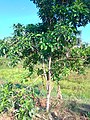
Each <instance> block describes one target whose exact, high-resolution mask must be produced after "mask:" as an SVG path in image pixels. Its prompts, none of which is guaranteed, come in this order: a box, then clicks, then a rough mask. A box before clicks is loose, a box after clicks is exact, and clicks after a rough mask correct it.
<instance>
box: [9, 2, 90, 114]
mask: <svg viewBox="0 0 90 120" xmlns="http://www.w3.org/2000/svg"><path fill="white" fill-rule="evenodd" d="M33 2H34V3H35V4H36V5H37V7H39V16H40V17H41V19H42V21H43V22H42V24H43V25H45V27H46V29H45V31H44V29H42V30H41V31H40V32H39V31H38V30H37V28H39V27H40V26H39V27H37V26H34V25H30V26H26V27H24V26H21V25H20V26H19V27H18V25H14V26H15V29H14V36H13V39H14V41H12V44H11V47H10V52H9V55H10V56H11V58H12V59H14V60H13V63H17V62H18V61H20V60H22V59H23V58H24V66H25V67H27V68H28V69H29V71H30V74H32V73H33V72H34V66H35V65H37V64H38V63H41V64H42V68H40V67H39V68H38V71H37V74H38V75H43V76H44V77H45V79H46V82H47V108H46V110H47V112H48V111H49V104H50V93H51V80H52V81H56V82H57V84H58V88H59V90H58V97H59V98H62V95H61V93H60V92H59V91H60V85H59V81H60V80H61V79H63V77H64V76H67V75H68V74H69V73H70V71H72V70H73V71H76V72H81V71H82V70H83V63H84V60H85V56H86V54H85V53H84V52H83V49H82V47H78V42H77V41H78V40H77V37H76V35H77V34H78V32H79V31H78V30H77V27H78V26H85V25H86V24H87V23H88V22H89V20H90V17H89V13H90V10H89V9H88V7H87V5H86V4H85V3H84V2H83V1H81V0H76V1H75V2H74V1H72V0H71V1H68V2H67V1H66V3H64V2H63V1H62V2H60V1H59V0H49V1H47V0H44V1H43V0H33ZM29 27H30V29H29ZM33 30H34V31H33ZM27 31H28V32H27ZM43 31H44V32H43ZM75 46H76V47H75Z"/></svg>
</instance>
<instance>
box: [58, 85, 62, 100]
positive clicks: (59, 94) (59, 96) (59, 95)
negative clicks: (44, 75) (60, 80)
mask: <svg viewBox="0 0 90 120" xmlns="http://www.w3.org/2000/svg"><path fill="white" fill-rule="evenodd" d="M57 98H58V99H61V100H62V93H61V88H60V85H59V84H58V90H57Z"/></svg>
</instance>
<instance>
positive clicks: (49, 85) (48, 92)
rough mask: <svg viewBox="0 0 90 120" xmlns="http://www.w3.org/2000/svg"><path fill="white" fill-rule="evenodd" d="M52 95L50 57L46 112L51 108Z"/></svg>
mask: <svg viewBox="0 0 90 120" xmlns="http://www.w3.org/2000/svg"><path fill="white" fill-rule="evenodd" d="M50 94H51V57H49V66H48V75H47V104H46V111H47V112H49V108H50Z"/></svg>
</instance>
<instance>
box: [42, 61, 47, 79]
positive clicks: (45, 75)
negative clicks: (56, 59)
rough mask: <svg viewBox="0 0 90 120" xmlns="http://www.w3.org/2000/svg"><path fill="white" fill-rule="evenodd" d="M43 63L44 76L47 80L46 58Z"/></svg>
mask: <svg viewBox="0 0 90 120" xmlns="http://www.w3.org/2000/svg"><path fill="white" fill-rule="evenodd" d="M42 65H43V66H42V68H43V73H44V77H45V80H46V81H47V74H46V71H45V64H44V60H43V64H42Z"/></svg>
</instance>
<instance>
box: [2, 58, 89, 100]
mask: <svg viewBox="0 0 90 120" xmlns="http://www.w3.org/2000/svg"><path fill="white" fill-rule="evenodd" d="M0 65H1V66H0V83H5V82H13V83H21V82H22V81H27V82H23V83H25V84H28V85H30V84H32V85H33V86H35V85H38V87H39V88H40V90H41V92H42V94H44V95H46V86H45V81H44V82H43V81H42V79H41V77H37V75H36V74H34V75H33V76H32V77H31V78H29V77H28V73H29V72H28V71H27V70H25V69H24V68H22V66H21V65H18V66H17V67H14V68H11V67H9V66H8V60H6V59H4V58H1V59H0ZM43 83H44V87H43V85H42V84H43ZM60 85H61V91H62V94H63V97H64V98H71V99H72V98H73V99H81V100H83V101H89V102H90V100H89V99H90V68H87V69H86V75H77V74H75V73H72V74H71V75H70V76H69V77H68V78H67V80H62V81H60ZM56 88H57V87H56V84H53V90H52V95H51V96H55V95H56V91H57V89H56Z"/></svg>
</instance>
